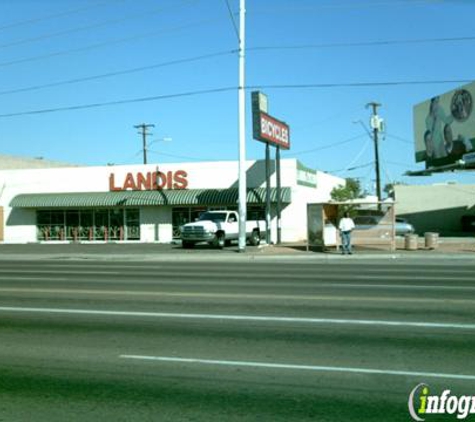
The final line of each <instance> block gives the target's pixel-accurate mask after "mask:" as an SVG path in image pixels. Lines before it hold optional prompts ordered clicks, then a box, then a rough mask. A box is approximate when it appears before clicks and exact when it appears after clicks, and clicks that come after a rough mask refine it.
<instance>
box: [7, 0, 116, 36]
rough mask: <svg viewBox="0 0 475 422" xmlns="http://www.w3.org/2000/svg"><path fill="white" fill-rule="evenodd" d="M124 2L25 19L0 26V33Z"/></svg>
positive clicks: (106, 2)
mask: <svg viewBox="0 0 475 422" xmlns="http://www.w3.org/2000/svg"><path fill="white" fill-rule="evenodd" d="M124 1H125V0H112V1H111V0H108V1H103V2H101V3H98V4H95V5H92V6H87V7H80V8H78V9H72V10H66V11H64V12H60V13H55V14H52V15H47V16H43V17H40V18H34V19H27V20H24V21H19V22H13V23H10V24H7V25H3V26H0V31H5V30H7V29H12V28H17V27H19V26H25V25H31V24H35V23H38V22H43V21H46V20H51V19H57V18H63V17H65V16H69V15H75V14H78V13H81V12H84V11H86V10H90V9H95V8H97V7H102V6H104V5H105V4H108V3H118V2H124Z"/></svg>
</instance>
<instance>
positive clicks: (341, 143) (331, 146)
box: [0, 116, 366, 157]
mask: <svg viewBox="0 0 475 422" xmlns="http://www.w3.org/2000/svg"><path fill="white" fill-rule="evenodd" d="M0 117H1V116H0ZM363 136H366V135H358V136H353V137H351V138H349V139H345V140H344V141H340V142H333V143H331V144H327V145H323V146H320V147H317V148H312V149H307V150H305V151H299V152H294V153H292V154H289V155H288V156H289V157H293V156H296V155H302V154H308V153H311V152H316V151H322V150H325V149H330V148H334V147H337V146H340V145H343V144H347V143H349V142H351V141H354V140H356V139H360V138H362V137H363Z"/></svg>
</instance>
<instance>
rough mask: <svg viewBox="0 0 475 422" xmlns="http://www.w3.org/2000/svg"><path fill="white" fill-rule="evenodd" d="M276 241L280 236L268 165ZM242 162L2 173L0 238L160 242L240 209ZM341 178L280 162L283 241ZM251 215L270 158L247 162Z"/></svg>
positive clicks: (297, 237)
mask: <svg viewBox="0 0 475 422" xmlns="http://www.w3.org/2000/svg"><path fill="white" fill-rule="evenodd" d="M271 174H272V177H271V186H272V189H271V209H272V211H271V217H272V227H271V240H272V241H273V242H275V241H276V239H277V221H276V205H277V202H278V201H277V191H276V172H275V162H274V161H272V166H271ZM237 176H238V162H236V161H221V162H201V163H181V164H163V165H160V166H158V165H155V164H149V165H124V166H101V167H68V168H46V169H44V168H43V169H16V170H0V241H2V242H5V243H27V242H111V241H118V242H120V241H124V242H160V243H168V242H171V241H172V240H173V239H174V238H177V237H179V227H180V226H181V225H182V224H184V223H186V222H189V221H193V220H194V219H195V218H197V217H198V216H199V214H200V213H201V212H203V211H204V210H207V209H235V210H237V208H238V203H237V201H238V180H237ZM341 184H344V180H343V179H341V178H338V177H335V176H332V175H329V174H326V173H323V172H319V171H315V170H312V169H309V168H306V167H304V166H303V165H302V164H300V162H299V161H297V160H295V159H283V160H282V161H281V186H282V189H281V203H282V217H281V234H282V241H283V242H294V241H301V240H304V239H306V235H307V227H306V225H307V217H306V211H307V203H315V202H325V201H328V200H329V198H330V192H331V190H332V189H333V187H335V186H337V185H341ZM247 187H248V194H247V205H248V219H263V218H264V216H265V211H264V210H265V203H266V195H265V162H264V161H248V162H247Z"/></svg>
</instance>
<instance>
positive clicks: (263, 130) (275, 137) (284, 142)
mask: <svg viewBox="0 0 475 422" xmlns="http://www.w3.org/2000/svg"><path fill="white" fill-rule="evenodd" d="M252 130H253V137H254V139H256V140H258V141H261V142H264V143H265V144H266V241H267V244H270V242H271V235H270V226H271V198H270V146H271V145H272V146H274V147H276V178H277V210H276V214H277V243H278V244H279V243H281V224H280V219H281V209H282V203H281V194H280V191H281V180H280V150H281V148H282V149H286V150H288V149H290V128H289V126H288V125H287V124H286V123H284V122H282V121H280V120H277V119H276V118H274V117H272V116H270V115H269V114H268V101H267V97H266V96H265V95H264V94H262V93H261V92H259V91H254V92H253V93H252Z"/></svg>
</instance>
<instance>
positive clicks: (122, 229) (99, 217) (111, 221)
mask: <svg viewBox="0 0 475 422" xmlns="http://www.w3.org/2000/svg"><path fill="white" fill-rule="evenodd" d="M36 227H37V238H38V240H41V241H51V240H56V241H57V240H70V241H79V240H83V241H84V240H86V241H87V240H88V241H93V240H104V241H108V240H140V211H139V210H138V209H130V210H129V209H125V210H124V209H107V208H105V209H98V210H44V211H43V210H41V211H37V213H36Z"/></svg>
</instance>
